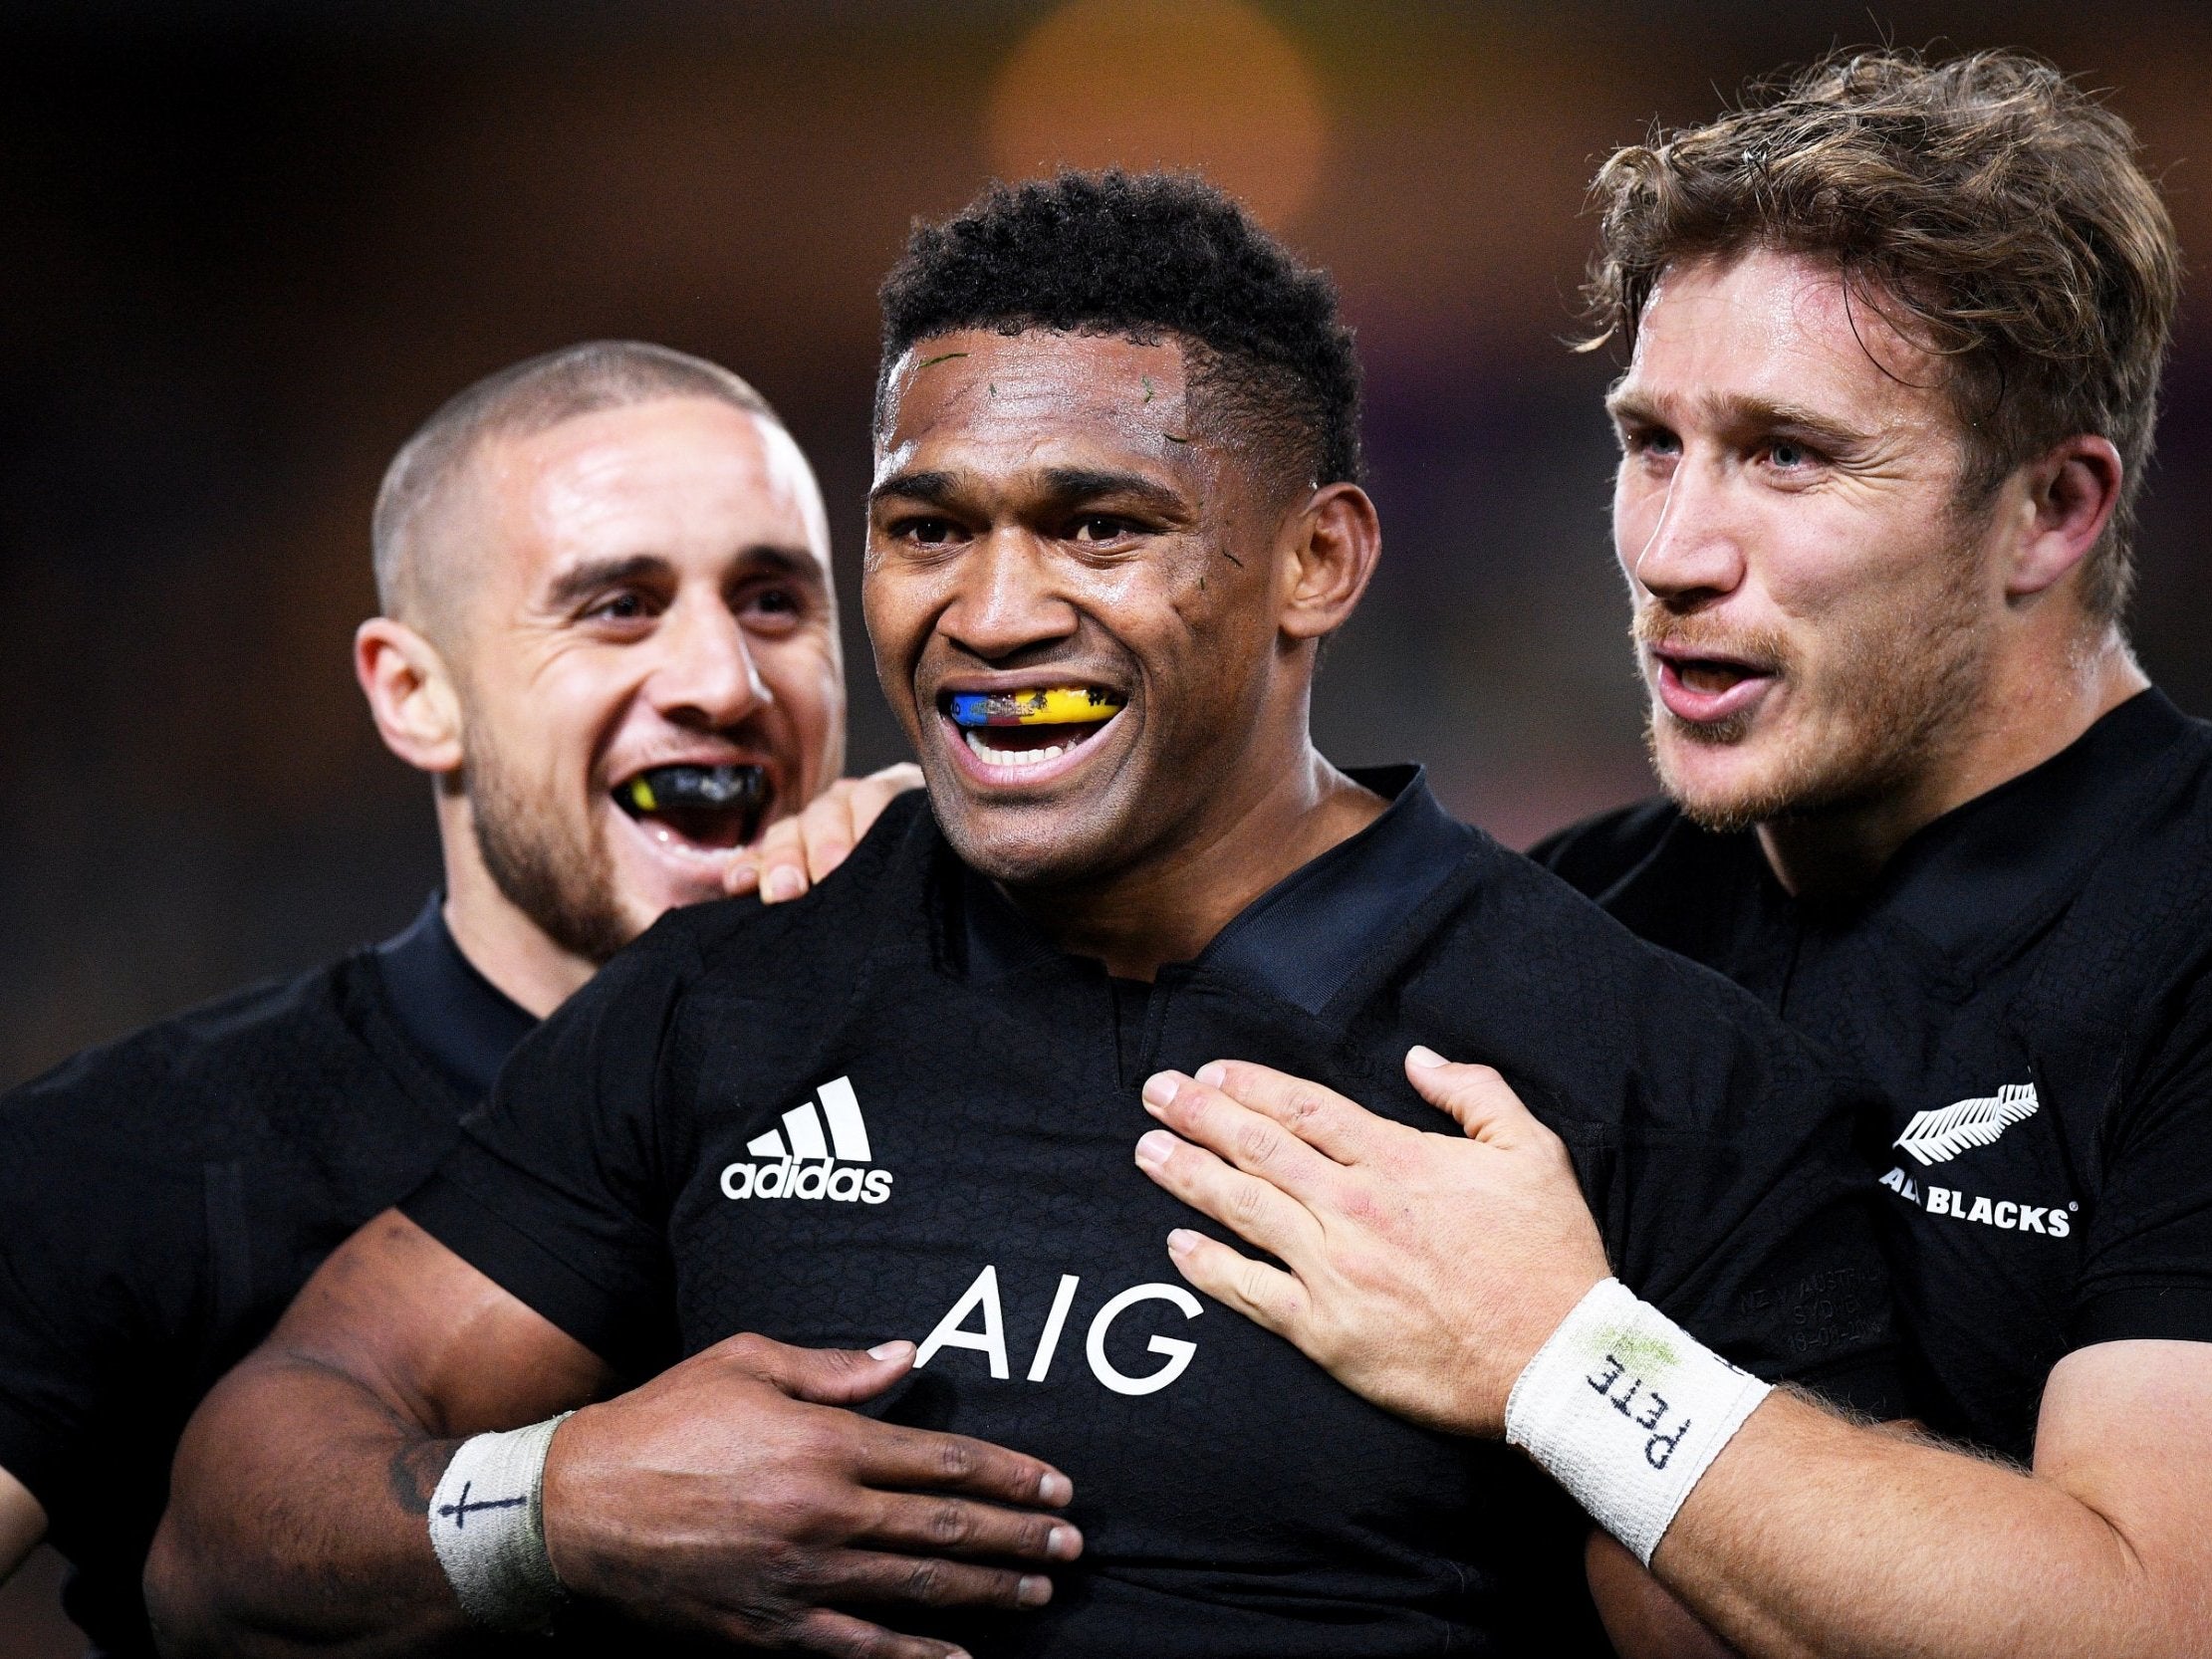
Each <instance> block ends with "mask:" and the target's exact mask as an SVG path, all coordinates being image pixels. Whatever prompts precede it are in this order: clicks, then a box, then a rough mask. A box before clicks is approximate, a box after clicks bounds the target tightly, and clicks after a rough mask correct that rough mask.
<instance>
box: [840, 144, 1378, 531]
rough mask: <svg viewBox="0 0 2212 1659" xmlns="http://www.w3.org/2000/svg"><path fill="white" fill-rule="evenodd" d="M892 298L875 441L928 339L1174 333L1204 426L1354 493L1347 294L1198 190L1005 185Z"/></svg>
mask: <svg viewBox="0 0 2212 1659" xmlns="http://www.w3.org/2000/svg"><path fill="white" fill-rule="evenodd" d="M881 300H882V309H883V362H882V368H881V371H880V373H879V375H878V377H877V380H876V421H877V425H878V427H880V426H881V425H882V423H883V421H884V420H885V419H886V418H887V415H888V408H887V403H886V396H887V391H888V385H889V378H890V371H891V368H892V365H893V364H895V363H896V362H897V361H898V358H899V356H900V355H902V354H903V353H904V352H905V351H906V350H907V348H908V347H910V346H912V345H913V344H914V343H915V342H916V341H920V340H927V339H930V338H932V337H934V336H938V335H945V334H951V333H953V332H955V331H957V330H961V329H996V330H998V331H1000V332H1001V333H1004V334H1020V333H1022V332H1024V331H1026V330H1030V329H1052V330H1061V331H1065V332H1068V333H1073V334H1111V335H1123V336H1127V337H1130V338H1133V339H1139V340H1153V339H1157V338H1160V337H1163V336H1172V337H1174V338H1175V339H1176V340H1177V341H1178V343H1179V344H1180V345H1181V346H1182V348H1183V355H1184V362H1185V366H1186V371H1187V374H1188V377H1189V381H1190V388H1191V389H1190V398H1191V403H1192V412H1193V414H1194V416H1196V417H1197V418H1199V419H1205V420H1210V421H1212V422H1213V423H1215V424H1216V425H1217V426H1218V427H1219V428H1220V429H1221V430H1222V431H1223V432H1224V433H1225V435H1227V436H1228V437H1229V438H1231V439H1232V440H1234V441H1237V442H1240V443H1241V444H1243V445H1244V446H1245V447H1246V448H1247V449H1248V450H1249V451H1250V452H1251V453H1252V454H1253V456H1254V457H1255V459H1257V460H1258V461H1259V463H1260V464H1261V465H1262V466H1263V467H1265V468H1266V469H1268V470H1270V471H1274V472H1279V473H1281V474H1283V475H1285V476H1286V477H1287V478H1295V480H1296V481H1297V482H1298V483H1300V484H1303V485H1306V486H1308V487H1313V486H1318V485H1322V484H1335V483H1340V482H1345V483H1356V482H1357V481H1358V480H1359V476H1360V458H1359V361H1358V357H1357V355H1355V353H1354V352H1353V350H1352V331H1351V330H1350V329H1349V328H1347V327H1346V326H1345V325H1344V323H1343V322H1342V321H1341V320H1340V318H1339V317H1338V313H1337V291H1336V286H1335V285H1334V284H1333V283H1332V282H1331V281H1330V280H1329V277H1328V276H1327V274H1326V273H1324V272H1321V271H1318V270H1314V269H1311V268H1309V267H1307V266H1304V265H1301V264H1300V263H1299V262H1298V261H1297V260H1296V259H1295V258H1293V257H1292V255H1291V254H1290V252H1289V251H1288V250H1287V249H1286V248H1284V246H1283V245H1282V244H1281V243H1280V242H1278V241H1277V240H1276V239H1275V238H1274V237H1272V236H1270V235H1269V234H1268V233H1267V232H1266V231H1265V230H1263V229H1261V227H1260V226H1259V224H1258V223H1257V222H1256V221H1255V220H1254V219H1253V218H1252V216H1251V215H1250V214H1248V213H1247V212H1246V211H1245V210H1244V209H1243V208H1242V207H1240V206H1239V205H1238V204H1237V203H1236V202H1235V201H1234V200H1233V199H1231V198H1230V197H1229V196H1227V195H1225V194H1224V193H1222V192H1221V191H1220V190H1217V189H1216V188H1214V187H1213V186H1212V185H1211V184H1208V183H1206V182H1205V181H1204V180H1203V179H1200V178H1197V177H1194V176H1192V175H1189V174H1183V173H1166V172H1146V173H1134V174H1132V173H1125V172H1121V171H1119V170H1118V169H1113V170H1107V171H1104V172H1073V171H1068V172H1062V173H1060V174H1059V175H1057V176H1056V177H1053V178H1049V179H1032V180H1030V181H1028V182H1026V183H1021V184H1005V183H993V184H992V185H991V186H990V187H989V188H988V189H987V190H985V191H984V192H983V194H982V195H980V196H978V197H977V198H976V199H975V200H974V201H972V202H970V203H969V204H968V205H967V206H966V207H965V208H963V209H961V210H960V211H959V212H958V213H956V214H954V215H953V216H952V217H951V218H949V219H947V220H945V221H944V222H943V223H941V224H926V223H919V222H917V223H916V225H915V227H914V231H913V235H912V237H911V238H910V239H909V240H908V242H907V244H906V253H905V256H904V257H903V258H902V259H901V260H900V261H899V262H898V264H897V265H896V266H895V267H894V268H893V269H892V271H891V273H890V275H889V276H888V277H887V278H885V279H884V282H883V288H882V293H881Z"/></svg>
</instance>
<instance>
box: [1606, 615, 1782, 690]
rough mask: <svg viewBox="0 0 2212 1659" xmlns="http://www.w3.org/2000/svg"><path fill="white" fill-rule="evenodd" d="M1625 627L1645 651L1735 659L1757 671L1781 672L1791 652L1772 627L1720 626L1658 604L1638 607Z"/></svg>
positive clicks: (1715, 658) (1711, 658)
mask: <svg viewBox="0 0 2212 1659" xmlns="http://www.w3.org/2000/svg"><path fill="white" fill-rule="evenodd" d="M1629 631H1630V633H1631V635H1632V636H1633V637H1634V639H1635V642H1636V643H1637V644H1638V645H1639V646H1641V647H1643V648H1644V649H1645V650H1648V651H1652V652H1655V653H1663V654H1665V655H1667V656H1671V657H1702V658H1705V659H1707V660H1709V661H1713V662H1732V663H1737V664H1740V665H1741V666H1743V667H1745V668H1749V669H1751V670H1753V671H1754V672H1757V673H1761V674H1780V673H1782V672H1784V671H1785V670H1786V669H1787V668H1788V667H1789V665H1790V661H1791V658H1792V655H1793V653H1792V651H1791V649H1790V641H1789V639H1788V638H1787V637H1786V636H1785V635H1783V634H1782V633H1780V632H1778V631H1777V630H1775V629H1772V628H1734V627H1722V626H1718V625H1715V624H1713V623H1710V622H1707V621H1705V620H1704V619H1703V618H1701V617H1697V616H1676V615H1672V614H1670V613H1669V612H1668V611H1667V610H1666V608H1665V607H1664V606H1661V605H1647V606H1645V607H1643V608H1642V609H1639V610H1638V611H1637V612H1636V615H1635V620H1634V622H1633V624H1632V625H1631V627H1630V630H1629Z"/></svg>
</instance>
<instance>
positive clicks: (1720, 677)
mask: <svg viewBox="0 0 2212 1659" xmlns="http://www.w3.org/2000/svg"><path fill="white" fill-rule="evenodd" d="M1666 663H1667V666H1668V667H1670V668H1672V669H1673V670H1674V677H1675V678H1676V679H1678V680H1680V681H1681V682H1682V683H1683V684H1684V685H1686V686H1688V687H1689V688H1690V689H1691V690H1692V691H1695V692H1697V693H1699V694H1700V695H1702V696H1707V697H1717V696H1719V695H1720V694H1721V693H1722V692H1724V691H1733V690H1734V689H1735V688H1736V687H1737V686H1739V685H1741V684H1743V682H1744V681H1746V680H1750V679H1764V678H1765V677H1766V676H1765V674H1763V673H1762V672H1761V671H1760V670H1759V669H1757V668H1754V667H1752V666H1751V665H1750V664H1749V663H1745V662H1730V661H1728V660H1726V659H1725V658H1722V657H1705V656H1670V657H1668V658H1666Z"/></svg>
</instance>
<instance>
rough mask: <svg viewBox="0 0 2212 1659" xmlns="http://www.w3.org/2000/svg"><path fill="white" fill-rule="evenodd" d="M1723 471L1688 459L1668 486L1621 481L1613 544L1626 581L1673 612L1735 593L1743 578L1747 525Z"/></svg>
mask: <svg viewBox="0 0 2212 1659" xmlns="http://www.w3.org/2000/svg"><path fill="white" fill-rule="evenodd" d="M1731 497H1732V491H1731V488H1730V481H1729V479H1728V477H1727V476H1726V475H1725V474H1724V472H1723V470H1722V469H1721V468H1719V467H1717V466H1715V465H1712V464H1710V463H1708V462H1702V461H1700V460H1699V459H1697V458H1696V457H1694V456H1693V455H1685V456H1683V457H1682V458H1681V459H1680V460H1679V461H1677V462H1676V463H1675V465H1674V466H1673V467H1672V468H1671V469H1670V470H1669V471H1668V473H1667V475H1666V477H1665V478H1664V479H1663V480H1660V479H1643V480H1635V481H1630V480H1628V479H1626V478H1624V479H1623V481H1622V483H1621V486H1620V490H1619V493H1618V495H1617V497H1616V499H1615V504H1614V527H1613V537H1614V545H1615V549H1616V551H1617V552H1618V554H1619V558H1620V565H1621V569H1622V570H1623V571H1625V572H1626V573H1627V576H1628V580H1629V581H1630V582H1631V583H1633V584H1634V585H1636V586H1637V587H1640V588H1642V589H1643V590H1644V591H1645V592H1649V593H1650V594H1651V596H1652V597H1653V598H1655V599H1657V600H1658V601H1659V602H1660V603H1662V604H1665V605H1667V606H1669V607H1671V608H1685V607H1695V606H1696V605H1698V604H1700V603H1702V602H1704V601H1706V600H1709V599H1714V598H1718V597H1720V596H1721V595H1723V594H1725V593H1728V592H1732V591H1733V590H1734V589H1735V588H1736V586H1737V585H1738V584H1739V583H1741V582H1742V581H1743V577H1744V543H1743V528H1744V527H1743V526H1742V525H1741V524H1740V523H1738V522H1737V516H1736V514H1735V512H1734V510H1733V504H1732V499H1731Z"/></svg>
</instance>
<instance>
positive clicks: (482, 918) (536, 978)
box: [438, 790, 597, 1020]
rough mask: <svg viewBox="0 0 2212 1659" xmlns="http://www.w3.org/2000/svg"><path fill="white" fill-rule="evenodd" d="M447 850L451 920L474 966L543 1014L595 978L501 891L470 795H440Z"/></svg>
mask: <svg viewBox="0 0 2212 1659" xmlns="http://www.w3.org/2000/svg"><path fill="white" fill-rule="evenodd" d="M438 839H439V841H440V842H441V843H442V846H443V849H444V862H445V926H446V930H447V931H448V932H449V933H451V934H452V935H453V943H454V945H455V946H457V947H458V948H459V950H460V953H461V954H462V955H463V956H465V957H467V958H468V962H469V966H470V967H472V968H474V969H475V970H476V971H477V972H478V973H480V974H482V975H483V976H484V977H485V978H486V979H488V980H490V981H491V982H492V984H493V985H494V986H496V987H497V988H498V989H499V990H500V991H502V992H504V993H505V994H506V995H507V996H508V997H509V998H510V999H512V1000H513V1001H514V1002H515V1003H516V1004H517V1005H518V1006H519V1007H521V1008H523V1009H524V1010H526V1011H527V1012H529V1013H531V1014H534V1015H536V1016H537V1017H538V1018H539V1019H541V1020H543V1019H544V1018H545V1017H546V1016H547V1015H549V1014H551V1013H552V1012H553V1011H554V1010H555V1009H557V1008H559V1007H560V1006H561V1005H562V1004H563V1003H565V1002H567V1001H568V1000H569V998H570V997H572V996H574V995H575V994H576V993H577V992H578V991H580V990H582V989H583V988H584V985H585V983H586V982H587V981H588V980H590V979H591V977H592V975H593V974H594V972H596V971H597V970H596V969H595V967H594V965H593V964H592V963H590V962H588V961H586V960H585V959H584V958H583V957H581V956H578V955H577V954H576V953H575V952H573V951H570V950H567V949H565V948H563V947H562V946H560V945H558V944H556V943H555V942H554V941H553V940H552V939H551V938H549V937H548V936H547V935H546V933H545V932H544V931H543V930H542V929H541V928H540V927H539V926H538V924H537V923H536V922H534V921H532V920H531V919H530V918H529V917H528V916H526V915H524V914H523V912H522V911H521V910H519V909H517V908H516V907H515V904H514V902H513V901H512V900H511V899H509V898H508V897H507V895H506V894H505V893H503V892H501V891H500V890H499V883H498V882H496V881H494V880H493V879H492V874H491V871H490V870H488V869H486V868H485V867H484V859H483V856H482V854H481V853H480V852H479V851H478V850H477V846H476V830H475V827H474V826H473V825H472V824H471V823H470V821H469V809H468V801H467V798H466V797H464V796H463V795H462V794H461V793H460V792H459V791H458V790H452V791H447V790H440V791H439V793H438Z"/></svg>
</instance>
